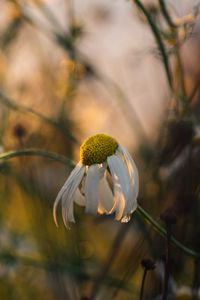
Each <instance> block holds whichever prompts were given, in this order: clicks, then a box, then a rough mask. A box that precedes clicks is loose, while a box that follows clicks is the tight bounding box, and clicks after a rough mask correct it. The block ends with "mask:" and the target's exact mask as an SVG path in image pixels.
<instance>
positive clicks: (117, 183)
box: [107, 155, 132, 218]
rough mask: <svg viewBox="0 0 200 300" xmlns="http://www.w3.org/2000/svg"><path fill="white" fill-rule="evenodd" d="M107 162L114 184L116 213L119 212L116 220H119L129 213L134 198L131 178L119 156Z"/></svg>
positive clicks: (112, 157)
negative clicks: (132, 197) (128, 208)
mask: <svg viewBox="0 0 200 300" xmlns="http://www.w3.org/2000/svg"><path fill="white" fill-rule="evenodd" d="M107 162H108V166H109V168H110V172H111V175H112V179H113V182H114V194H115V200H116V208H115V211H118V213H117V216H116V218H119V217H120V215H121V216H124V213H127V212H126V210H127V209H126V207H127V206H130V202H131V196H132V189H131V183H130V177H129V174H128V170H127V167H126V165H125V164H124V162H123V161H122V159H121V158H120V157H118V156H117V155H111V156H109V157H108V158H107ZM124 210H125V211H124Z"/></svg>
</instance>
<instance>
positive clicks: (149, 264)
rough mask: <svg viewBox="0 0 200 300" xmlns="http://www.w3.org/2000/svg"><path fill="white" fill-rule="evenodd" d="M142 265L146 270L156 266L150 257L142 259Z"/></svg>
mask: <svg viewBox="0 0 200 300" xmlns="http://www.w3.org/2000/svg"><path fill="white" fill-rule="evenodd" d="M141 265H142V267H143V268H144V269H146V270H153V269H155V267H156V265H155V263H154V262H153V261H152V260H151V259H149V258H147V259H143V260H142V261H141Z"/></svg>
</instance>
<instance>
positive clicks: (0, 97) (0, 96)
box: [0, 90, 77, 142]
mask: <svg viewBox="0 0 200 300" xmlns="http://www.w3.org/2000/svg"><path fill="white" fill-rule="evenodd" d="M0 103H1V104H3V105H6V106H7V107H8V108H10V109H12V110H15V111H17V112H19V113H23V114H25V113H30V114H32V115H34V116H36V117H38V118H39V119H41V120H42V121H44V122H46V123H48V124H50V125H52V126H54V127H56V128H58V129H60V130H61V131H62V132H63V133H64V134H65V135H66V136H67V137H68V138H70V140H71V141H73V142H77V140H76V138H75V137H74V136H73V135H72V134H71V132H69V130H68V129H67V128H66V127H65V126H64V125H63V124H60V123H59V122H57V121H56V120H54V119H51V118H49V117H46V116H44V115H43V114H41V113H39V112H37V111H35V110H33V109H32V108H30V107H25V106H23V105H19V104H17V103H16V102H15V101H13V100H12V99H10V98H9V97H8V96H7V95H5V94H4V93H3V92H2V91H1V90H0Z"/></svg>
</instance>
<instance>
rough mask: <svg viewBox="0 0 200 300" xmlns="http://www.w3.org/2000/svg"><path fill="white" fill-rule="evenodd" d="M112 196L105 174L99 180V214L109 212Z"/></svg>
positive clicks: (112, 202)
mask: <svg viewBox="0 0 200 300" xmlns="http://www.w3.org/2000/svg"><path fill="white" fill-rule="evenodd" d="M113 206H114V198H113V193H112V191H111V189H110V187H109V184H108V182H107V179H106V178H105V176H104V177H103V178H102V180H101V181H100V201H99V206H98V212H99V213H100V214H103V213H106V214H110V213H111V211H112V210H113Z"/></svg>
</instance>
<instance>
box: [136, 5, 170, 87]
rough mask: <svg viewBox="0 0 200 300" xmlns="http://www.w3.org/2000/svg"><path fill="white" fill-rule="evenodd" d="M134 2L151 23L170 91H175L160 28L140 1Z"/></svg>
mask: <svg viewBox="0 0 200 300" xmlns="http://www.w3.org/2000/svg"><path fill="white" fill-rule="evenodd" d="M133 1H134V2H135V4H136V5H137V6H138V8H139V9H140V10H141V11H142V12H143V14H144V15H145V17H146V19H147V21H148V23H149V26H150V28H151V31H152V33H153V35H154V37H155V40H156V42H157V45H158V48H159V50H160V53H161V55H162V58H163V64H164V67H165V71H166V74H167V79H168V83H169V86H170V89H171V90H173V86H172V74H171V70H170V65H169V61H168V55H167V52H166V50H165V45H164V43H163V40H162V36H161V34H160V31H159V29H158V27H157V26H156V24H155V22H154V20H153V18H152V17H151V14H150V13H149V12H148V10H147V9H146V8H145V6H144V5H143V4H142V3H141V2H140V0H133Z"/></svg>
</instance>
